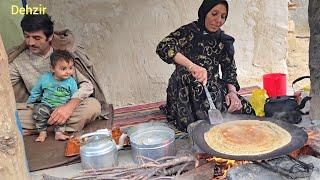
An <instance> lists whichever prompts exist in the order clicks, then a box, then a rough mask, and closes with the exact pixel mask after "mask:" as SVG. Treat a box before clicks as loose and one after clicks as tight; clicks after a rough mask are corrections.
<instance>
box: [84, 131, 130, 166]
mask: <svg viewBox="0 0 320 180" xmlns="http://www.w3.org/2000/svg"><path fill="white" fill-rule="evenodd" d="M126 137H127V134H122V135H121V136H120V139H119V145H117V144H116V143H115V142H114V140H113V139H112V134H111V131H110V130H108V129H99V130H97V131H96V132H92V133H87V134H84V135H82V136H81V138H80V139H81V145H80V157H81V165H82V168H83V169H101V168H108V167H114V166H117V165H118V163H119V162H118V150H119V149H122V147H123V144H124V140H125V138H126Z"/></svg>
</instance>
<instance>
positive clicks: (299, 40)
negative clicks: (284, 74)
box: [287, 32, 310, 88]
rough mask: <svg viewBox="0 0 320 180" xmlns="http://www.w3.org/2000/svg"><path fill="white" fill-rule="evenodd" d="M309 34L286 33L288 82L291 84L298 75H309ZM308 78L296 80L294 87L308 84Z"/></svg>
mask: <svg viewBox="0 0 320 180" xmlns="http://www.w3.org/2000/svg"><path fill="white" fill-rule="evenodd" d="M308 51H309V35H299V34H296V33H291V32H290V33H289V34H288V58H287V66H288V74H289V75H288V83H289V84H291V83H292V81H294V80H295V79H296V78H298V77H300V76H305V75H309V74H310V72H309V67H308V62H309V52H308ZM309 84H310V80H309V79H305V80H302V81H300V82H298V83H297V84H296V85H295V86H294V87H295V88H296V87H297V88H302V87H303V86H305V85H309Z"/></svg>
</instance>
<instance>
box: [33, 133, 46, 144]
mask: <svg viewBox="0 0 320 180" xmlns="http://www.w3.org/2000/svg"><path fill="white" fill-rule="evenodd" d="M46 138H47V131H41V132H40V133H39V136H38V137H37V139H36V141H37V142H43V141H45V140H46Z"/></svg>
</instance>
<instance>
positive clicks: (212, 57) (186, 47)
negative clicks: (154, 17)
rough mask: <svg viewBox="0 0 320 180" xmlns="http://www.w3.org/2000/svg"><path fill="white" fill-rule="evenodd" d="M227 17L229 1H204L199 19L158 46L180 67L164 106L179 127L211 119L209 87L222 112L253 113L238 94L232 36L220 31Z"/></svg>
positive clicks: (162, 57)
mask: <svg viewBox="0 0 320 180" xmlns="http://www.w3.org/2000/svg"><path fill="white" fill-rule="evenodd" d="M227 16H228V2H227V1H225V0H204V1H203V2H202V4H201V6H200V8H199V11H198V17H199V19H198V21H195V22H192V23H190V24H187V25H184V26H182V27H180V28H179V29H177V30H176V31H175V32H172V33H171V34H170V35H168V36H167V37H166V38H164V39H163V40H162V41H161V42H160V43H159V44H158V46H157V50H156V52H157V54H158V55H159V56H160V58H161V59H162V60H163V61H165V62H166V63H169V64H171V63H174V64H175V65H176V69H175V71H174V72H173V74H172V75H171V78H170V79H169V86H168V88H167V104H166V106H165V109H164V110H165V111H166V114H167V118H168V120H169V121H170V120H172V121H175V123H176V126H177V127H178V128H179V129H181V130H184V131H186V129H187V125H188V124H190V123H192V122H195V121H197V120H200V119H208V113H207V112H208V109H209V103H208V101H207V97H206V95H205V92H204V90H203V86H205V85H206V86H207V87H208V89H209V91H210V94H211V96H212V99H213V101H214V102H215V105H216V107H217V109H219V110H220V111H222V112H225V111H229V112H237V113H245V114H252V113H254V111H253V109H252V107H251V105H250V104H249V103H248V102H247V101H246V100H245V99H244V98H243V97H241V96H239V95H238V93H237V91H238V90H239V89H240V86H239V84H238V81H237V73H236V65H235V61H234V48H233V42H234V38H233V37H231V36H229V35H226V34H224V32H223V31H222V30H221V29H220V27H221V26H222V25H223V24H224V23H225V21H226V19H227ZM219 65H220V68H221V74H222V77H221V78H220V77H219Z"/></svg>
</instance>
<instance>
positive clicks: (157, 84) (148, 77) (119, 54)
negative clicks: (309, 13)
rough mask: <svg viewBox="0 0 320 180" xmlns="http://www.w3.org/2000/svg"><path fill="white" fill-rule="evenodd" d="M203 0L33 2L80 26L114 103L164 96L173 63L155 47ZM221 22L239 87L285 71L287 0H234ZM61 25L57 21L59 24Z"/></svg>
mask: <svg viewBox="0 0 320 180" xmlns="http://www.w3.org/2000/svg"><path fill="white" fill-rule="evenodd" d="M201 2H202V0H184V1H181V0H152V1H151V0H148V1H145V0H134V1H132V0H90V1H88V0H77V1H74V0H32V1H31V5H38V4H39V3H41V4H42V5H44V6H46V7H47V8H48V10H49V11H48V12H49V14H51V15H52V17H53V19H54V20H55V21H56V23H57V24H60V25H61V26H65V27H68V28H70V29H71V30H72V31H74V32H75V34H76V36H77V38H78V42H79V44H81V45H82V46H83V47H84V48H85V49H86V51H87V52H88V54H89V55H90V57H91V59H92V61H93V62H94V64H95V66H96V69H97V72H98V75H99V76H100V81H101V83H102V85H103V90H104V92H105V93H106V96H107V99H108V100H109V101H110V102H112V103H114V104H115V106H116V107H119V106H127V105H133V104H141V103H148V102H156V101H162V100H165V99H166V86H167V82H168V79H169V77H170V75H171V72H172V71H173V69H174V66H173V65H167V64H166V63H164V62H162V61H161V60H160V59H159V57H158V56H157V55H156V53H155V48H156V45H157V43H158V42H159V41H160V40H161V39H162V38H163V37H165V36H166V35H167V34H169V33H170V32H172V31H173V30H175V29H176V28H178V27H179V26H181V25H183V24H186V23H189V22H191V21H193V20H196V19H197V11H198V7H199V6H200V4H201ZM229 2H230V13H229V17H228V20H227V22H226V24H225V26H224V27H223V29H224V30H225V31H226V33H227V34H230V35H232V36H234V37H235V38H236V43H235V49H236V63H237V65H238V74H239V80H240V84H241V85H242V86H247V85H252V83H253V82H261V75H262V74H263V73H265V72H284V73H286V72H287V68H286V61H285V59H286V55H287V31H288V25H287V24H288V9H287V1H279V0H232V1H229ZM60 25H59V26H60Z"/></svg>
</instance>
